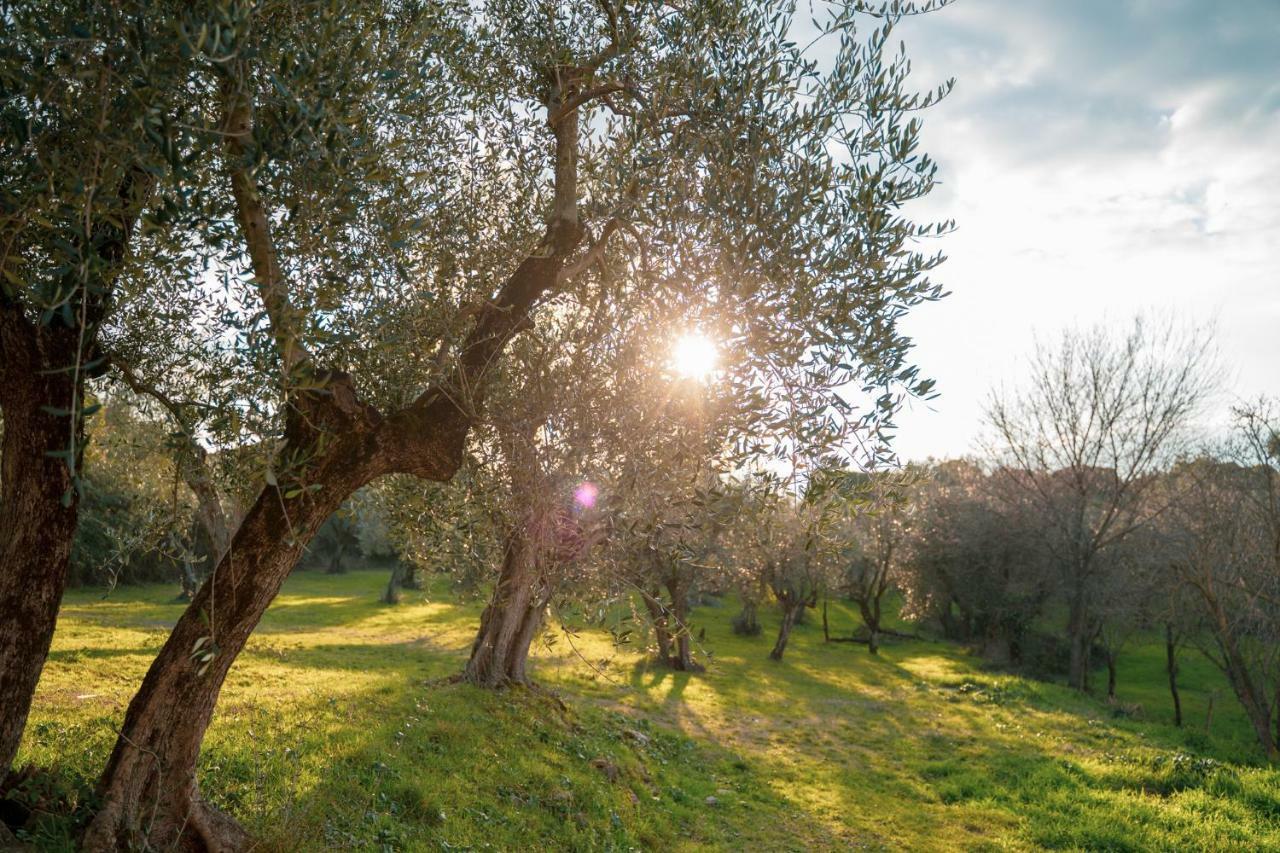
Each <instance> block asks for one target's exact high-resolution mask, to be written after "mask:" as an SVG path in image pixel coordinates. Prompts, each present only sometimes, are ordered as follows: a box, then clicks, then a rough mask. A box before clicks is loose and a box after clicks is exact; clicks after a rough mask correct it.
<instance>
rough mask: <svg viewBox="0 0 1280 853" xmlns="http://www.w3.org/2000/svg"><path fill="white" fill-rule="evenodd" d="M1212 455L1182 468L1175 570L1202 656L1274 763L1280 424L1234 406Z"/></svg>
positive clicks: (1279, 629) (1279, 682)
mask: <svg viewBox="0 0 1280 853" xmlns="http://www.w3.org/2000/svg"><path fill="white" fill-rule="evenodd" d="M1236 424H1237V428H1236V431H1235V434H1234V436H1233V438H1232V440H1231V441H1230V442H1229V443H1228V444H1227V445H1226V446H1225V447H1223V448H1221V450H1220V451H1219V453H1218V455H1217V457H1216V458H1214V457H1206V458H1201V459H1198V460H1196V461H1194V462H1191V463H1188V464H1185V465H1182V466H1180V467H1179V468H1178V469H1177V470H1176V471H1175V473H1174V475H1173V477H1174V480H1175V489H1176V491H1177V495H1178V502H1177V504H1176V505H1175V507H1174V512H1173V513H1172V523H1171V525H1170V526H1171V528H1172V530H1173V534H1174V545H1175V548H1176V553H1175V558H1174V561H1173V566H1174V569H1175V571H1176V572H1177V573H1178V576H1179V578H1180V580H1181V581H1182V582H1183V583H1185V584H1186V585H1187V586H1188V587H1189V588H1190V589H1191V590H1193V591H1194V596H1195V597H1196V598H1197V599H1198V600H1199V601H1200V604H1201V615H1202V616H1203V617H1204V621H1205V625H1206V629H1207V630H1206V633H1207V642H1204V643H1201V644H1200V650H1201V651H1202V652H1203V653H1204V654H1205V656H1206V657H1207V658H1208V659H1209V660H1211V661H1212V662H1213V663H1214V664H1215V665H1216V666H1217V667H1218V668H1219V669H1220V670H1222V672H1223V674H1225V675H1226V677H1227V680H1228V681H1229V682H1230V684H1231V689H1232V691H1233V692H1234V693H1235V695H1236V698H1237V699H1238V700H1239V702H1240V704H1241V706H1242V707H1243V708H1244V711H1245V714H1246V715H1247V716H1248V718H1249V721H1250V723H1251V724H1252V725H1253V729H1254V733H1255V734H1256V736H1257V738H1258V743H1259V745H1260V746H1261V747H1262V749H1263V751H1264V752H1265V753H1266V755H1267V757H1268V758H1271V759H1275V758H1277V757H1278V756H1280V748H1278V744H1280V418H1278V417H1277V413H1276V411H1275V408H1274V406H1273V405H1269V404H1267V403H1261V404H1258V405H1256V406H1252V407H1248V408H1245V409H1241V410H1238V411H1237V413H1236Z"/></svg>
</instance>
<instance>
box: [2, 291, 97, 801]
mask: <svg viewBox="0 0 1280 853" xmlns="http://www.w3.org/2000/svg"><path fill="white" fill-rule="evenodd" d="M59 331H61V330H59ZM47 332H48V333H47ZM53 336H54V335H53V333H52V330H46V329H44V328H37V327H35V326H34V325H32V324H31V323H30V322H29V321H28V320H27V319H26V318H25V317H23V316H22V314H21V313H20V311H19V310H18V309H17V308H16V307H11V306H3V305H0V359H3V360H4V364H3V365H2V366H0V411H2V412H3V415H4V432H3V439H2V441H3V445H2V447H0V778H3V777H4V775H5V774H6V773H7V771H8V769H9V766H10V764H11V763H12V761H13V758H14V755H15V754H16V753H17V751H18V742H19V741H20V740H21V738H22V730H23V727H24V726H25V725H26V720H27V713H28V711H29V710H30V708H31V697H32V694H33V693H34V692H35V688H36V682H37V681H39V679H40V672H41V670H42V669H43V668H44V662H45V658H46V657H47V656H48V654H49V643H50V642H51V641H52V639H53V629H54V626H55V624H56V622H57V618H58V605H59V604H60V603H61V601H62V593H63V590H64V588H65V587H66V582H67V567H68V563H69V560H70V556H71V543H72V541H73V539H74V537H75V530H76V514H77V505H78V497H77V495H76V493H75V491H74V490H73V489H72V478H71V471H70V468H69V467H68V464H67V462H68V460H67V459H66V456H65V454H66V452H67V450H68V448H70V447H71V445H72V433H71V430H72V428H73V427H72V423H71V420H70V418H69V416H67V415H65V414H64V415H57V414H53V413H52V412H51V411H50V410H63V411H67V410H70V409H73V408H78V407H76V406H74V405H73V403H72V400H73V397H75V395H76V393H77V390H78V389H77V386H76V383H75V381H74V380H73V375H72V373H70V372H67V371H65V370H62V369H61V368H63V367H65V366H66V365H65V364H63V363H62V359H63V355H58V354H54V353H52V352H49V351H48V349H47V345H48V343H49V339H50V338H52V337H53ZM65 357H66V358H67V360H68V362H69V361H70V360H71V359H72V358H74V352H68V353H65ZM51 364H53V365H56V367H57V368H58V371H57V372H52V371H51V368H50V365H51ZM81 426H82V425H81V424H80V423H76V424H75V426H74V430H75V446H76V447H77V448H79V447H81V445H82V439H81V432H82V430H81ZM55 453H57V454H62V456H61V458H60V457H57V456H54V455H52V454H55ZM77 456H78V453H77ZM64 499H65V500H64Z"/></svg>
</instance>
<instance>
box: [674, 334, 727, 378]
mask: <svg viewBox="0 0 1280 853" xmlns="http://www.w3.org/2000/svg"><path fill="white" fill-rule="evenodd" d="M718 360H719V353H718V352H717V351H716V344H715V341H713V340H711V338H709V337H707V336H706V335H704V334H702V333H701V332H687V333H685V334H683V335H681V336H680V337H679V338H678V339H677V340H676V344H675V348H674V349H673V350H672V353H671V368H672V369H673V370H674V371H675V372H676V373H678V374H680V375H681V376H684V377H687V378H689V379H697V380H699V381H705V380H706V379H707V377H709V376H710V375H711V373H712V371H714V370H715V369H716V363H717V361H718Z"/></svg>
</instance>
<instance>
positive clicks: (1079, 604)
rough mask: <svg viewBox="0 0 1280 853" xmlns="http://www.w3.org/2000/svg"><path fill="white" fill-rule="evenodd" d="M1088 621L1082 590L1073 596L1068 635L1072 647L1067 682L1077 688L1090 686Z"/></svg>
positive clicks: (1083, 688) (1068, 619)
mask: <svg viewBox="0 0 1280 853" xmlns="http://www.w3.org/2000/svg"><path fill="white" fill-rule="evenodd" d="M1088 623H1089V616H1088V612H1087V608H1086V607H1085V602H1084V594H1083V592H1082V591H1080V592H1077V594H1075V595H1073V596H1072V598H1071V609H1070V612H1069V614H1068V617H1067V637H1068V640H1069V642H1070V648H1071V656H1070V663H1069V665H1068V670H1067V684H1068V685H1070V686H1071V687H1074V688H1075V689H1076V690H1087V689H1088V688H1089V663H1090V661H1089V657H1090V654H1089V653H1090V646H1091V642H1090V640H1091V632H1090V631H1089V624H1088Z"/></svg>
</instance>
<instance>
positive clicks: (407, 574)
mask: <svg viewBox="0 0 1280 853" xmlns="http://www.w3.org/2000/svg"><path fill="white" fill-rule="evenodd" d="M399 565H400V588H401V589H413V590H418V589H422V581H420V580H419V579H418V567H417V566H416V565H414V564H413V563H405V562H401V563H400V564H399Z"/></svg>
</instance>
